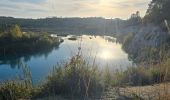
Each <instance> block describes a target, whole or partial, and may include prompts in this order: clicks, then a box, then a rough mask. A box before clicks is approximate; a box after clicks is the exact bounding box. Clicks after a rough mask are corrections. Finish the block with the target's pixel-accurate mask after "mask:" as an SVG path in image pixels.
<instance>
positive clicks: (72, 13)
mask: <svg viewBox="0 0 170 100" xmlns="http://www.w3.org/2000/svg"><path fill="white" fill-rule="evenodd" d="M150 1H151V0H0V16H13V17H24V18H42V17H52V16H57V17H61V16H62V17H95V16H97V17H105V18H123V19H126V18H128V17H129V16H130V15H131V13H133V12H136V11H140V12H141V16H143V15H144V14H145V12H146V9H147V7H148V4H149V2H150Z"/></svg>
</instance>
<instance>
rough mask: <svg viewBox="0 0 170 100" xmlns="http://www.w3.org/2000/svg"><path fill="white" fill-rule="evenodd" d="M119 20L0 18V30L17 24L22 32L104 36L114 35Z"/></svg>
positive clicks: (93, 18)
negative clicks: (106, 34)
mask: <svg viewBox="0 0 170 100" xmlns="http://www.w3.org/2000/svg"><path fill="white" fill-rule="evenodd" d="M118 21H119V22H121V21H123V20H121V19H104V18H100V17H89V18H44V19H23V18H13V17H0V22H1V23H0V30H5V29H6V28H8V27H9V26H11V25H14V24H18V25H19V26H21V28H22V29H23V31H33V32H40V31H46V32H49V33H58V34H62V33H69V34H70V33H72V34H81V33H82V34H104V33H108V34H111V33H115V32H116V27H117V26H116V25H117V22H118Z"/></svg>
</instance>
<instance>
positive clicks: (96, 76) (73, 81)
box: [39, 56, 102, 98]
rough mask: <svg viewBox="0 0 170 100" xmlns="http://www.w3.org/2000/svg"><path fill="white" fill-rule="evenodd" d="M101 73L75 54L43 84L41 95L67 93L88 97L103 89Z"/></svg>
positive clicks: (56, 68) (67, 94) (71, 95)
mask: <svg viewBox="0 0 170 100" xmlns="http://www.w3.org/2000/svg"><path fill="white" fill-rule="evenodd" d="M101 89H102V84H101V79H100V73H99V72H98V69H97V68H96V67H95V66H89V65H88V64H87V63H86V62H85V61H84V60H83V59H82V57H80V56H75V57H73V58H72V59H71V61H70V62H69V63H67V64H66V65H65V66H64V67H58V66H56V67H55V68H54V70H53V72H52V73H51V75H50V76H49V77H48V80H47V82H46V84H44V85H43V86H42V90H41V92H40V94H39V95H48V96H49V95H66V96H70V97H80V98H86V97H87V98H88V97H93V96H95V94H96V93H97V92H99V91H102V90H101Z"/></svg>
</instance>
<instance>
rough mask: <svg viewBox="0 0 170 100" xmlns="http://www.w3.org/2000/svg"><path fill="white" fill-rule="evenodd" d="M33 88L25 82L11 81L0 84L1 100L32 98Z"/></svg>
mask: <svg viewBox="0 0 170 100" xmlns="http://www.w3.org/2000/svg"><path fill="white" fill-rule="evenodd" d="M32 93H33V89H32V87H31V86H30V85H27V84H25V83H24V82H18V81H11V82H6V83H3V84H0V100H19V99H30V98H31V96H32Z"/></svg>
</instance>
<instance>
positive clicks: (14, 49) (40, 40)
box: [0, 25, 63, 60]
mask: <svg viewBox="0 0 170 100" xmlns="http://www.w3.org/2000/svg"><path fill="white" fill-rule="evenodd" d="M62 41H63V40H61V39H60V38H59V37H51V36H50V35H49V34H48V33H46V32H44V33H33V32H22V31H21V29H20V27H19V26H18V25H15V26H12V27H10V28H9V29H8V30H6V31H4V32H3V33H2V36H1V37H0V45H1V47H0V59H2V60H3V59H7V58H11V57H12V58H13V57H16V58H19V57H22V56H29V55H32V54H35V53H37V52H46V51H49V50H52V49H53V48H55V47H58V46H59V44H60V43H61V42H62Z"/></svg>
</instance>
